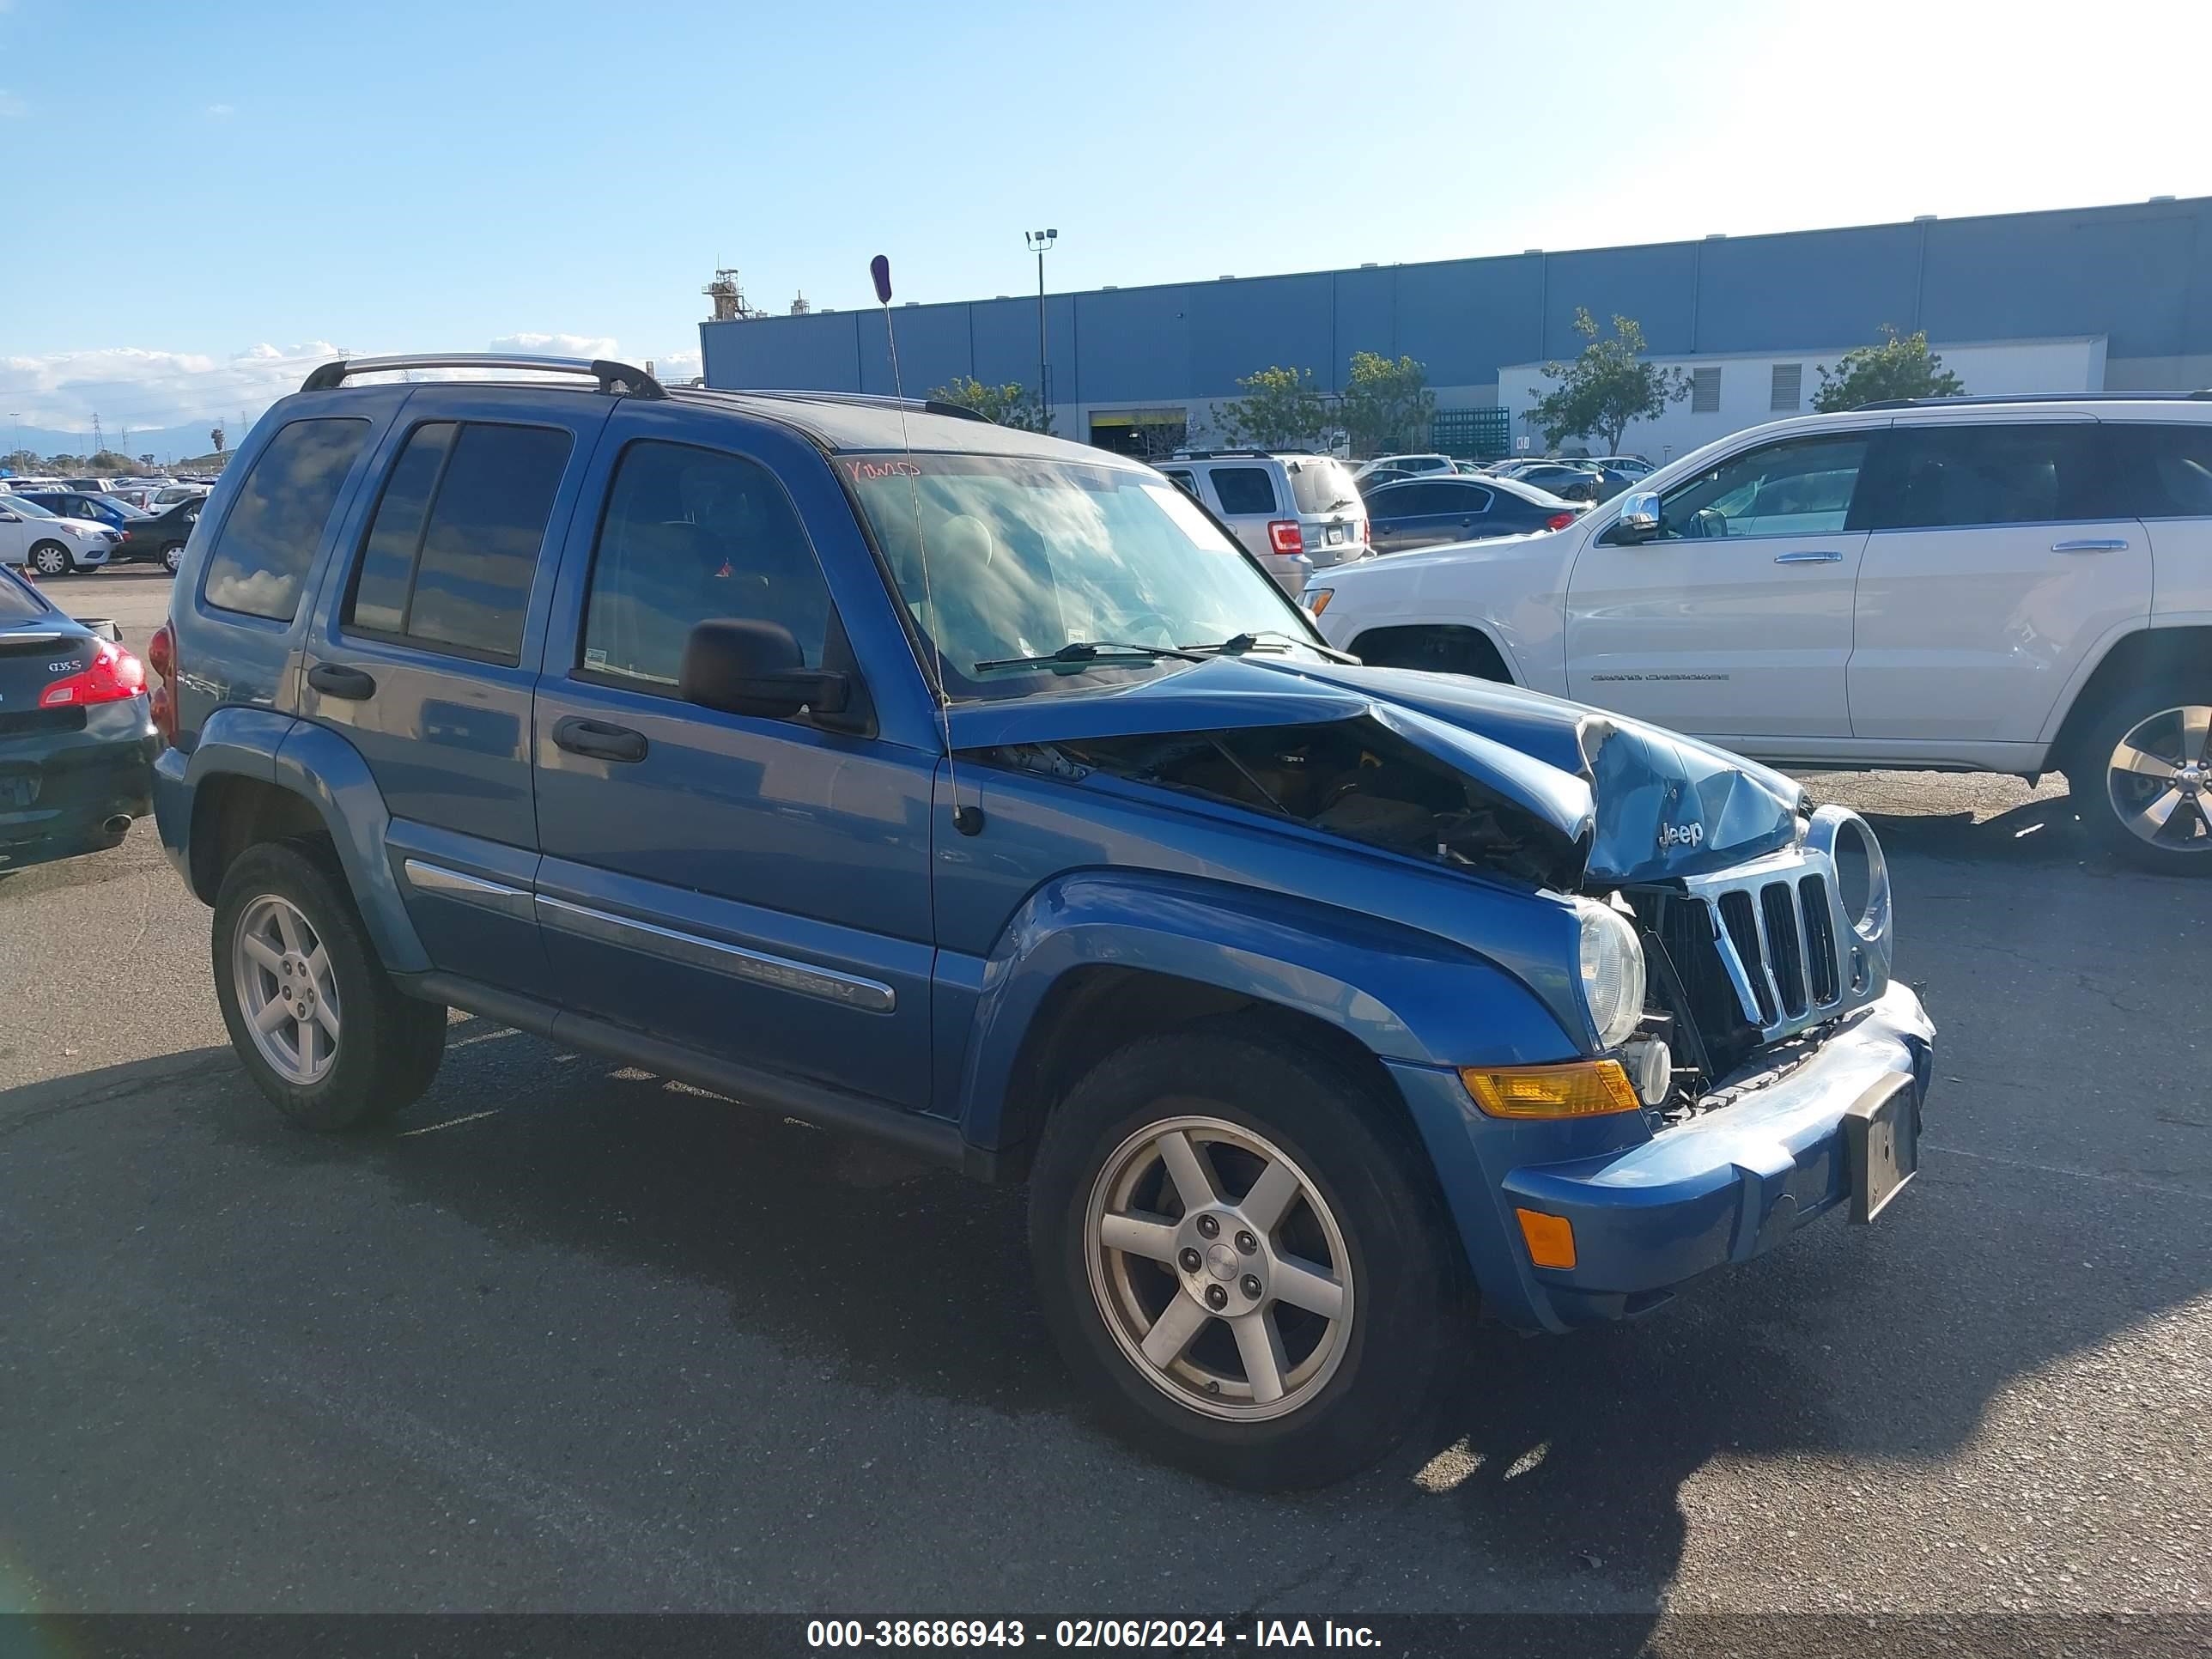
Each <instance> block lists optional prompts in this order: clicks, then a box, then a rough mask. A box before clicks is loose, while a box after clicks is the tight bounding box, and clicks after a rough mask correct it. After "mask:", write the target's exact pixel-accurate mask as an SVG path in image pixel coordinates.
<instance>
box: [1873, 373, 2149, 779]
mask: <svg viewBox="0 0 2212 1659" xmlns="http://www.w3.org/2000/svg"><path fill="white" fill-rule="evenodd" d="M2129 430H2130V429H2129V428H2126V427H2116V428H2100V426H2099V425H2098V423H2097V422H2094V421H2090V420H2086V419H2075V420H2054V419H2052V418H2051V417H2049V416H2042V417H2039V418H2029V419H2014V420H2011V421H2003V420H1992V421H1978V422H1974V423H1972V424H1971V425H1968V424H1964V423H1960V422H1955V421H1952V420H1948V419H1947V420H1944V421H1942V422H1940V423H1938V422H1929V423H1927V424H1924V425H1918V426H1911V425H1906V426H1899V427H1896V428H1893V429H1892V430H1891V432H1890V433H1889V435H1888V436H1887V438H1885V439H1884V440H1883V444H1882V453H1881V457H1880V459H1879V462H1878V465H1877V469H1876V472H1875V480H1876V487H1875V491H1874V494H1875V501H1874V504H1873V518H1872V525H1873V534H1872V536H1871V537H1870V538H1869V539H1868V542H1867V550H1866V563H1865V568H1864V570H1863V573H1862V574H1861V575H1860V578H1859V593H1858V627H1857V644H1856V646H1855V647H1854V648H1853V651H1852V653H1851V673H1850V682H1851V729H1852V731H1853V732H1854V733H1855V734H1856V735H1857V736H1859V737H1861V738H1903V739H1908V740H1910V739H1913V738H1943V739H1948V740H1951V741H1954V742H1955V741H1978V742H1990V743H2021V744H2029V743H2033V742H2034V741H2035V740H2036V738H2038V737H2039V734H2040V733H2041V732H2042V730H2043V726H2044V722H2045V719H2046V718H2047V717H2048V716H2049V715H2050V714H2051V710H2052V708H2054V707H2055V706H2056V705H2057V701H2058V696H2059V694H2060V693H2061V692H2062V691H2063V690H2064V689H2065V688H2066V686H2067V685H2068V684H2069V683H2070V681H2071V680H2072V678H2073V675H2074V671H2075V669H2076V668H2077V667H2078V666H2079V665H2081V659H2082V657H2083V655H2084V653H2087V652H2088V651H2089V650H2091V649H2092V648H2093V647H2095V645H2096V644H2097V642H2098V641H2100V640H2102V639H2103V638H2105V637H2106V635H2108V634H2109V633H2111V632H2112V630H2113V629H2116V628H2118V627H2120V626H2122V625H2123V624H2124V623H2129V622H2130V621H2139V620H2140V619H2142V617H2147V616H2148V615H2149V613H2150V602H2151V546H2150V541H2151V538H2150V536H2149V534H2148V532H2146V530H2145V529H2144V527H2143V526H2142V523H2141V522H2140V521H2139V520H2137V519H2136V517H2135V512H2136V510H2137V507H2138V506H2139V503H2136V502H2131V501H2126V500H2124V492H2123V491H2122V490H2121V489H2118V488H2116V487H2115V481H2116V480H2118V479H2120V478H2123V477H2128V476H2132V475H2133V474H2134V473H2135V472H2136V470H2137V469H2136V465H2134V463H2135V462H2136V459H2137V458H2136V456H2135V455H2133V454H2132V453H2129V452H2130V450H2131V449H2132V448H2133V447H2134V441H2133V440H2131V439H2130V438H2129V437H2128V436H2127V434H2128V432H2129ZM2108 446H2111V447H2114V448H2115V449H2116V451H2117V453H2109V454H2108V453H2106V449H2107V447H2108ZM2121 446H2126V448H2119V447H2121Z"/></svg>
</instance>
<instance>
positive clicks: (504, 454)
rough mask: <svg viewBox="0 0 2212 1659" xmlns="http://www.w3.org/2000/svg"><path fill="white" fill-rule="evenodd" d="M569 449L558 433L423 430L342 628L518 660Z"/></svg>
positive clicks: (476, 427) (402, 465)
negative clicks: (542, 550) (539, 557)
mask: <svg viewBox="0 0 2212 1659" xmlns="http://www.w3.org/2000/svg"><path fill="white" fill-rule="evenodd" d="M570 447H571V441H570V439H569V435H568V433H567V432H566V431H563V430H562V429H561V428H557V427H544V426H501V425H495V424H491V423H489V422H465V423H456V422H452V421H434V422H429V423H428V424H427V425H423V426H419V427H416V428H415V430H414V431H413V432H411V433H410V434H409V435H408V437H407V446H406V447H405V448H404V450H402V451H401V452H400V455H399V459H398V462H397V463H395V464H394V465H393V466H392V476H391V478H390V479H389V481H388V482H387V483H386V485H385V489H384V498H383V500H381V501H379V502H378V503H377V507H376V517H375V520H374V522H372V523H371V524H370V526H369V530H368V543H367V544H366V545H364V546H363V548H362V557H361V563H360V566H359V567H358V568H357V570H356V574H355V578H354V589H353V592H352V593H351V594H350V595H349V597H348V599H347V601H346V608H345V613H344V617H343V621H344V623H345V625H346V626H347V627H348V628H349V629H352V630H353V631H355V632H356V633H360V634H368V635H380V636H382V637H384V638H387V639H395V640H404V641H407V642H408V643H410V644H414V645H423V646H428V647H431V648H433V649H435V650H442V651H450V652H453V653H456V654H457V655H461V656H469V657H477V658H482V659H484V660H486V661H490V662H503V663H513V662H516V661H518V660H519V659H520V656H521V653H522V624H523V618H524V615H525V613H526V611H528V610H529V608H530V587H531V584H532V581H533V580H536V578H537V574H538V551H539V549H540V548H541V547H543V545H544V541H545V530H546V526H547V525H548V524H549V523H550V521H551V520H552V517H553V501H554V498H555V497H556V495H559V494H560V490H561V474H562V471H563V470H564V469H565V468H566V467H567V466H568V451H569V448H570Z"/></svg>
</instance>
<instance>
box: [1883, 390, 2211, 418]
mask: <svg viewBox="0 0 2212 1659" xmlns="http://www.w3.org/2000/svg"><path fill="white" fill-rule="evenodd" d="M2145 403H2149V404H2162V403H2198V404H2202V403H2212V387H2203V388H2200V389H2199V390H2197V391H2195V392H2148V391H2145V392H1957V393H1955V394H1954V395H1953V396H1951V397H1948V398H1876V399H1875V401H1874V402H1872V403H1870V404H1858V405H1857V407H1856V408H1855V409H1854V410H1852V412H1853V413H1854V414H1856V413H1857V412H1859V410H1869V409H1873V410H1883V409H1966V408H1969V407H1971V406H1972V405H1973V404H2145Z"/></svg>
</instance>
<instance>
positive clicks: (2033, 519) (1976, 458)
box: [1875, 421, 2105, 530]
mask: <svg viewBox="0 0 2212 1659" xmlns="http://www.w3.org/2000/svg"><path fill="white" fill-rule="evenodd" d="M2096 435H2097V428H2095V427H2094V426H2093V425H2091V424H2089V423H2088V422H2055V421H2053V422H2020V423H2015V424H2011V425H2005V426H1905V427H1898V428H1895V429H1894V430H1893V433H1892V435H1891V438H1890V443H1891V445H1892V450H1891V456H1892V459H1891V470H1890V477H1889V487H1888V489H1886V490H1885V491H1884V492H1883V493H1884V495H1885V496H1886V498H1887V499H1885V500H1884V501H1883V502H1882V504H1881V507H1879V508H1878V509H1877V513H1878V516H1877V519H1876V520H1875V528H1876V529H1880V530H1946V529H1960V528H1964V527H1966V526H1972V525H2003V524H2053V523H2063V522H2065V521H2067V520H2075V519H2093V518H2101V517H2103V516H2105V515H2104V513H2102V512H2101V511H2100V502H2099V498H2100V495H2101V494H2102V493H2103V492H2102V491H2101V489H2100V487H2099V485H2100V480H2099V468H2098V466H2097V465H2096Z"/></svg>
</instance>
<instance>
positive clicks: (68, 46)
mask: <svg viewBox="0 0 2212 1659" xmlns="http://www.w3.org/2000/svg"><path fill="white" fill-rule="evenodd" d="M2208 48H2212V7H2207V6H2205V5H2203V3H2202V0H2197V3H2192V4H2172V5H2167V4H2126V3H2108V4H2106V5H2102V6H2100V7H2098V8H2095V9H2084V8H2081V7H2080V6H2078V5H2069V6H2067V7H2065V8H2063V9H2056V10H2053V11H2052V12H2051V14H2050V15H2049V16H2048V17H2047V18H2046V17H2045V15H2044V14H2043V13H2042V11H2041V10H2040V9H2038V8H2035V7H2033V6H2031V5H2028V4H2026V3H2019V4H2014V5H2010V6H2008V7H2006V8H2004V9H2002V10H2000V9H1997V8H1996V7H1995V6H1989V7H1983V6H1968V5H1963V4H1960V5H1954V4H1949V3H1945V0H1921V3H1917V4H1912V5H1897V4H1892V3H1890V0H1863V3H1853V4H1851V5H1850V6H1848V7H1845V6H1820V7H1817V8H1816V7H1809V6H1801V5H1794V4H1771V3H1770V4H1764V5H1739V4H1735V3H1727V0H1711V3H1699V4H1695V5H1668V4H1665V3H1660V0H1646V3H1644V4H1641V5H1635V6H1613V5H1609V4H1604V3H1589V0H1584V3H1577V4H1575V5H1571V6H1566V7H1551V6H1537V5H1533V4H1530V3H1527V0H1516V3H1512V4H1510V5H1498V6H1493V5H1486V4H1485V5H1476V4H1457V5H1424V4H1419V3H1410V0H1408V3H1401V4H1396V5H1393V6H1389V7H1381V8H1368V7H1355V6H1351V5H1339V6H1334V7H1331V6H1322V5H1316V4H1305V3H1278V4H1273V5H1268V6H1266V7H1261V6H1256V5H1236V6H1231V5H1218V6H1217V5H1210V4H1206V3H1202V0H1186V3H1182V4H1179V5H1161V6H1154V5H1148V4H1145V3H1140V0H1136V3H1129V4H1125V5H1121V6H1117V7H1103V6H1068V5H1060V6H1048V5H1044V4H1037V5H985V4H969V5H963V4H958V3H942V0H940V3H936V4H927V5H924V4H907V5H875V4H867V3H854V4H844V5H836V6H823V5H812V6H809V5H791V4H776V5H755V4H749V3H744V0H734V3H733V0H718V3H691V0H669V3H657V0H631V3H628V4H623V5H610V4H606V3H604V0H601V3H594V4H583V3H575V0H535V3H532V4H529V5H520V4H509V3H491V0H444V3H437V4H428V3H420V0H400V3H390V4H378V3H369V0H359V3H354V4H316V5H310V4H308V3H306V0H285V3H270V0H227V3H224V4H222V5H198V4H190V5H186V4H173V3H153V0H107V3H101V4H97V5H94V4H90V3H87V0H0V178H5V179H8V180H9V181H10V182H12V183H15V184H17V185H21V184H23V183H25V182H27V181H40V182H42V183H44V184H46V185H51V186H52V188H53V191H54V202H55V204H56V205H57V206H59V205H61V204H81V205H82V206H83V207H84V209H85V211H84V212H83V213H82V216H78V215H76V214H74V213H69V212H66V211H60V212H58V211H54V210H26V209H24V208H23V207H21V206H18V207H16V208H15V210H13V211H12V212H11V214H10V219H11V221H12V222H13V232H12V234H11V235H10V236H9V254H8V257H7V258H6V259H5V260H4V262H0V416H4V415H5V414H7V413H9V412H11V411H18V412H21V415H22V422H23V424H25V425H26V426H34V427H41V428H45V427H75V426H81V425H82V424H83V423H84V422H86V421H87V420H88V415H89V412H90V411H91V410H93V409H94V408H97V409H98V410H99V411H100V415H101V417H102V420H103V422H104V423H105V424H106V427H107V428H108V429H109V431H110V433H111V435H112V431H113V429H114V428H115V427H116V425H117V423H118V421H122V422H130V423H131V424H134V425H136V426H138V427H139V428H149V427H156V426H161V425H163V424H166V423H169V422H191V421H200V420H204V419H205V418H207V417H209V416H213V415H215V414H218V413H226V412H228V413H229V414H231V415H233V416H235V414H236V413H238V412H240V410H243V412H245V413H247V414H249V415H251V414H253V413H257V412H258V410H259V408H260V407H261V406H262V405H263V404H265V403H266V402H267V401H268V399H269V398H270V397H273V396H275V395H276V394H277V392H280V391H282V390H283V389H286V388H287V387H288V386H289V385H295V384H296V382H297V379H298V374H299V365H300V364H301V362H305V361H307V360H308V359H312V358H313V357H315V356H319V355H321V354H322V353H323V352H324V351H325V349H327V348H329V347H331V346H344V347H347V348H349V349H353V350H356V351H377V350H404V349H427V348H431V347H441V346H459V347H471V346H483V345H487V344H489V343H492V342H495V341H507V342H515V341H518V340H520V341H524V342H526V343H539V344H540V345H541V349H555V348H557V347H558V346H559V345H561V344H563V343H590V344H592V345H594V346H597V347H599V348H600V349H610V348H611V349H615V350H617V351H619V352H621V353H622V354H623V355H625V356H630V357H633V358H640V359H641V358H646V357H654V358H658V359H660V360H661V361H662V362H664V363H670V362H671V360H673V365H672V366H675V367H678V368H682V367H684V365H685V359H684V356H682V354H694V356H692V358H691V360H690V361H692V362H696V351H697V349H698V336H697V330H696V324H697V320H698V319H699V317H700V316H701V315H702V314H703V310H704V306H705V301H703V300H702V298H701V297H700V295H699V289H700V287H701V285H702V283H704V282H705V281H706V280H707V278H708V276H709V275H710V274H711V272H712V270H713V268H714V265H715V264H717V263H718V262H724V263H729V264H736V265H737V266H738V267H739V268H740V269H741V270H742V271H743V273H744V283H745V286H746V288H747V290H748V292H749V294H750V297H751V298H752V299H753V300H754V301H755V302H756V303H758V304H762V305H764V306H767V307H769V308H770V309H772V310H781V309H782V308H783V307H786V306H787V305H788V304H789V302H790V301H791V298H792V296H793V294H794V293H796V292H798V291H799V290H801V289H803V290H804V291H805V294H806V295H807V296H808V298H809V299H811V300H812V301H815V302H817V304H827V305H835V306H838V307H845V306H851V305H855V304H859V303H862V302H864V301H865V299H866V294H867V277H866V264H867V260H868V258H869V256H870V255H871V254H873V253H875V252H889V253H890V256H891V258H892V264H893V270H894V272H895V275H896V282H897V285H898V289H899V297H900V298H901V299H902V300H921V301H932V300H949V299H961V298H967V297H971V296H973V295H992V294H1004V293H1020V292H1024V291H1025V290H1027V289H1030V287H1031V286H1032V285H1033V283H1034V282H1035V276H1036V273H1035V267H1034V266H1033V265H1032V264H1030V262H1029V258H1028V256H1027V255H1026V254H1025V253H1024V251H1023V247H1022V240H1021V232H1022V230H1023V228H1024V227H1029V226H1035V225H1045V224H1049V225H1053V226H1054V227H1056V228H1058V229H1059V230H1060V245H1059V246H1058V248H1057V249H1056V250H1055V251H1054V253H1053V254H1052V256H1051V258H1050V261H1049V263H1048V282H1049V283H1050V285H1051V286H1052V287H1053V288H1054V289H1066V288H1081V287H1091V286H1095V285H1097V284H1099V283H1120V284H1122V285H1124V286H1127V285H1131V284H1135V283H1147V282H1159V281H1166V280H1171V279H1174V278H1177V277H1183V276H1216V275H1218V274H1221V273H1225V272H1233V273H1235V274H1237V275H1239V276H1256V275H1260V274H1262V273H1265V272H1268V271H1277V270H1312V269H1319V268H1324V267H1327V266H1330V265H1335V264H1358V263H1359V262H1361V261H1363V260H1370V259H1371V260H1378V261H1383V262H1386V263H1387V262H1389V261H1393V260H1417V259H1429V258H1446V257H1452V256H1456V255H1463V254H1474V253H1494V252H1517V251H1518V250H1520V249H1522V248H1524V247H1532V246H1544V247H1552V248H1561V247H1573V246H1602V245H1606V244H1610V243H1615V242H1622V241H1639V240H1662V239H1666V238H1671V237H1676V236H1685V235H1689V236H1694V235H1701V234H1705V233H1708V232H1711V231H1726V232H1729V233H1730V234H1738V235H1741V234H1747V233H1751V232H1755V231H1763V230H1776V229H1789V228H1804V227H1808V226H1815V225H1826V224H1848V223H1857V222H1869V221H1876V220H1885V219H1900V218H1906V217H1910V216H1911V215H1913V214H1916V213H1939V214H1943V215H1946V216H1951V215H1960V214H1970V213H1978V212H1990V211H2000V210H2014V209H2022V208H2035V207H2055V206H2073V205H2081V204H2088V203H2095V202H2108V201H2126V200H2130V199H2140V198H2141V197H2146V196H2148V195H2151V194H2154V193H2159V192H2173V193H2179V194H2182V195H2189V194H2195V193H2203V192H2205V191H2212V144H2207V143H2204V142H2203V135H2202V129H2201V125H2200V123H2201V109H2202V99H2201V95H2200V82H2201V76H2202V74H2203V64H2205V63H2206V62H2207V61H2208V56H2212V54H2209V53H2208ZM27 222H35V223H36V224H38V225H39V226H40V227H43V231H42V234H40V237H39V239H38V240H37V241H36V243H35V245H33V244H30V243H27V241H26V240H24V238H25V236H26V232H27ZM27 249H33V250H34V251H31V252H27ZM562 337H572V339H571V340H569V341H563V340H562ZM4 435H5V428H0V436H4Z"/></svg>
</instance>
